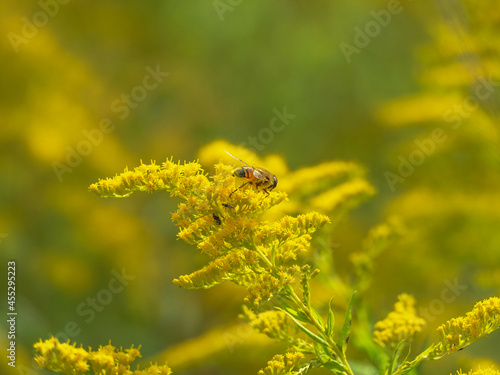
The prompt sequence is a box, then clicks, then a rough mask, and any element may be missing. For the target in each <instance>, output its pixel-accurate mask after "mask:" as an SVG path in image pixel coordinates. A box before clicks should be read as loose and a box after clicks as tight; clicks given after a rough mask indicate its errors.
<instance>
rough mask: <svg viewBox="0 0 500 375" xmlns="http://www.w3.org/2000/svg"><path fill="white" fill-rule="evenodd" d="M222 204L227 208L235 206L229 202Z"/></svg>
mask: <svg viewBox="0 0 500 375" xmlns="http://www.w3.org/2000/svg"><path fill="white" fill-rule="evenodd" d="M222 205H223V206H224V207H227V208H234V206H231V205H230V204H227V203H222Z"/></svg>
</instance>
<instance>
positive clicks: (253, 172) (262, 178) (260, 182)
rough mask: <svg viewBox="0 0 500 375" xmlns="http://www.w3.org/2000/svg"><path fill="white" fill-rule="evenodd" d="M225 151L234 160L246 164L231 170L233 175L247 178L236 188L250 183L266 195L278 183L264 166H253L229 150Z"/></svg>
mask: <svg viewBox="0 0 500 375" xmlns="http://www.w3.org/2000/svg"><path fill="white" fill-rule="evenodd" d="M226 152H227V151H226ZM227 153H228V154H229V155H231V156H232V157H233V158H235V159H236V160H239V161H241V162H242V163H243V164H246V167H240V168H237V169H235V170H234V171H233V176H234V177H241V178H243V179H245V180H247V182H245V183H244V184H243V185H241V186H240V187H239V188H238V189H240V188H242V187H243V186H245V185H246V184H250V185H252V186H255V187H256V188H257V189H261V190H263V191H264V192H265V193H266V194H267V195H269V192H270V191H271V190H273V189H274V188H275V187H276V185H278V179H277V178H276V176H275V175H273V174H272V173H271V172H269V171H267V170H265V169H264V168H254V167H252V166H251V165H249V164H247V163H245V162H244V161H243V160H241V159H238V158H237V157H236V156H234V155H232V154H230V153H229V152H227ZM238 189H236V190H238ZM236 190H235V191H236ZM235 191H233V192H232V193H231V194H229V196H231V195H233V193H234V192H235Z"/></svg>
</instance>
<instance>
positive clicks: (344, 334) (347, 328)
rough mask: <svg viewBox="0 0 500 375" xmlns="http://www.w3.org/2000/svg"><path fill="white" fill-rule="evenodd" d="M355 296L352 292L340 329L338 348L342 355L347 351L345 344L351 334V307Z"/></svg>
mask: <svg viewBox="0 0 500 375" xmlns="http://www.w3.org/2000/svg"><path fill="white" fill-rule="evenodd" d="M355 295H356V291H354V293H353V294H352V296H351V299H350V300H349V304H348V305H347V310H346V313H345V320H344V326H343V327H342V331H341V334H340V347H341V348H342V353H345V352H346V350H347V343H348V341H349V336H350V334H351V320H352V313H351V307H352V302H353V301H354V296H355Z"/></svg>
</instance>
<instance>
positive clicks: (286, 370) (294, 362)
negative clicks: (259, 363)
mask: <svg viewBox="0 0 500 375" xmlns="http://www.w3.org/2000/svg"><path fill="white" fill-rule="evenodd" d="M303 358H304V354H302V353H300V352H295V351H294V352H288V353H286V355H285V356H283V355H281V354H276V355H275V356H274V357H273V358H272V359H271V360H270V361H268V362H267V366H266V367H264V368H263V369H262V370H260V371H259V372H258V375H290V374H295V373H296V372H293V371H294V370H296V368H297V366H298V365H299V362H300V361H301V360H302V359H303Z"/></svg>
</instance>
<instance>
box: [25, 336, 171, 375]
mask: <svg viewBox="0 0 500 375" xmlns="http://www.w3.org/2000/svg"><path fill="white" fill-rule="evenodd" d="M34 347H35V350H36V351H37V352H38V353H39V354H38V355H37V356H36V357H35V361H36V363H37V364H38V366H40V367H41V368H45V369H47V370H50V371H54V372H58V373H62V374H68V375H85V374H99V375H101V374H106V375H169V374H171V373H172V371H171V370H170V368H169V367H168V366H167V365H166V364H165V365H161V366H158V365H156V364H151V365H150V366H149V367H148V368H146V369H144V370H135V371H132V370H130V364H131V363H132V362H134V361H135V359H136V358H137V357H140V356H141V353H140V352H139V348H134V347H133V346H132V347H131V348H130V349H126V350H125V351H123V350H122V349H120V350H116V348H115V347H114V346H112V345H111V344H110V345H106V346H101V347H99V349H98V350H96V351H93V350H92V349H90V348H89V350H85V349H83V348H81V347H80V348H77V347H76V344H72V345H71V344H69V341H68V342H67V343H60V342H59V340H58V339H56V338H54V337H52V338H50V339H48V340H45V341H41V340H40V341H39V342H38V343H36V344H35V345H34Z"/></svg>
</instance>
